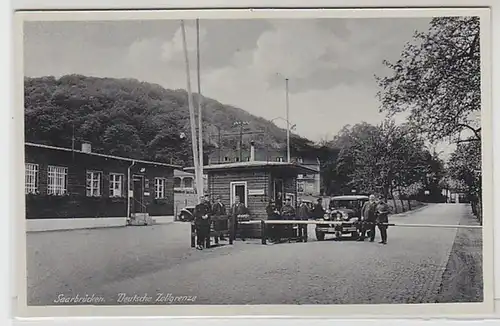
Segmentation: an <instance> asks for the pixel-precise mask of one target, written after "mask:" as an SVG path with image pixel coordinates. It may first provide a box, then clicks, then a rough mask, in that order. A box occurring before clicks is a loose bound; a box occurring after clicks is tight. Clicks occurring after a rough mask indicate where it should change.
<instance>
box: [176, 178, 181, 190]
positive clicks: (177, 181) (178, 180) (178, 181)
mask: <svg viewBox="0 0 500 326" xmlns="http://www.w3.org/2000/svg"><path fill="white" fill-rule="evenodd" d="M181 183H182V179H181V178H179V177H175V178H174V188H180V187H181Z"/></svg>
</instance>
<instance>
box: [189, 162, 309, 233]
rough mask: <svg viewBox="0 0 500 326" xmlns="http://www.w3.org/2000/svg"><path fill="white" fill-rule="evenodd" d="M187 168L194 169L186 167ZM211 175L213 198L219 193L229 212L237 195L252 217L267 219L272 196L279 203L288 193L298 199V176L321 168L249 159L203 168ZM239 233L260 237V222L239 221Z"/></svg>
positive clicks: (211, 194) (209, 189) (282, 201)
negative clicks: (267, 210)
mask: <svg viewBox="0 0 500 326" xmlns="http://www.w3.org/2000/svg"><path fill="white" fill-rule="evenodd" d="M186 170H193V168H187V169H186ZM203 172H204V173H205V174H207V176H208V193H209V194H210V196H211V197H212V198H214V197H217V196H220V198H221V201H222V202H223V203H224V204H225V205H226V207H227V210H228V212H229V211H230V208H231V207H232V206H233V204H234V201H235V198H236V196H238V197H239V198H240V201H241V202H242V203H244V204H245V206H246V207H247V209H248V211H249V220H250V221H252V220H254V221H257V220H266V219H267V213H266V207H267V205H268V204H269V201H270V200H271V199H274V200H275V202H276V204H277V205H278V206H279V205H280V204H281V203H284V199H285V198H286V196H288V197H291V198H292V205H293V206H294V207H296V204H297V203H296V202H297V176H298V175H299V174H307V173H318V171H316V170H314V169H312V168H309V167H306V166H302V165H299V164H296V163H287V162H265V161H252V160H251V161H247V162H236V163H221V164H214V165H208V166H204V167H203ZM238 229H239V231H240V232H241V233H240V235H241V236H244V237H245V238H260V237H261V233H260V232H261V225H260V223H240V224H239V227H238Z"/></svg>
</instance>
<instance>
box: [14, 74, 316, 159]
mask: <svg viewBox="0 0 500 326" xmlns="http://www.w3.org/2000/svg"><path fill="white" fill-rule="evenodd" d="M24 83H25V84H24V87H25V97H24V98H25V137H26V141H28V142H36V143H41V144H47V145H53V146H60V147H67V148H71V144H72V136H73V135H74V136H75V139H76V144H77V146H79V144H80V143H81V142H82V141H89V142H90V143H91V144H92V148H93V151H95V152H98V153H105V154H110V155H117V156H126V157H132V158H141V159H147V160H153V161H159V162H166V163H175V164H180V165H183V166H189V165H192V150H191V130H190V124H189V110H188V98H187V93H186V91H185V90H180V89H177V90H170V89H165V88H163V87H161V86H159V85H157V84H151V83H146V82H140V81H138V80H134V79H114V78H96V77H87V76H82V75H67V76H63V77H61V78H59V79H56V78H54V77H52V76H47V77H40V78H29V77H26V78H25V80H24ZM194 97H195V105H196V100H197V98H198V97H197V94H195V96H194ZM202 103H203V128H204V130H203V133H204V134H203V136H204V152H205V153H204V154H205V157H207V156H208V155H209V154H210V153H211V152H213V151H214V150H216V148H217V146H222V148H223V149H236V148H238V143H239V136H237V135H233V136H226V137H221V140H222V141H221V144H218V133H219V129H220V133H221V134H222V135H224V134H235V133H238V132H239V127H235V126H234V122H236V121H245V122H248V125H246V126H245V129H244V132H245V133H247V132H264V133H261V134H251V135H250V134H247V135H244V140H243V143H244V144H243V145H244V148H245V146H247V147H248V146H249V142H250V140H254V141H255V143H256V146H260V147H263V146H268V148H272V149H278V148H284V146H286V131H285V130H283V129H281V128H279V127H277V126H276V125H274V124H273V123H271V122H269V121H267V120H266V119H263V118H260V117H256V116H254V115H251V114H250V113H248V112H246V111H244V110H242V109H239V108H236V107H233V106H230V105H224V104H221V103H219V102H217V101H216V100H214V99H210V98H206V97H204V98H203V101H202ZM181 133H184V134H185V135H186V137H187V138H184V139H183V138H181V137H180V135H181ZM292 137H293V141H292V147H293V148H292V152H296V151H301V153H303V154H304V155H308V154H310V155H315V156H320V155H318V153H316V152H317V150H318V147H316V146H315V145H314V144H313V143H312V142H311V141H309V140H307V139H305V138H302V137H299V136H298V135H292Z"/></svg>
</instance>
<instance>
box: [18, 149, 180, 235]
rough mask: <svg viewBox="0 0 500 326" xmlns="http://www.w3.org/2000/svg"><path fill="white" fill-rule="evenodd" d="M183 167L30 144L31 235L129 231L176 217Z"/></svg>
mask: <svg viewBox="0 0 500 326" xmlns="http://www.w3.org/2000/svg"><path fill="white" fill-rule="evenodd" d="M175 168H179V166H176V165H171V164H165V163H159V162H148V161H143V160H137V159H132V158H125V157H117V156H111V155H104V154H98V153H93V152H92V150H91V146H90V144H88V143H84V144H82V148H81V150H72V149H70V148H61V147H53V146H47V145H40V144H33V143H26V144H25V194H26V219H27V222H28V230H46V229H66V228H69V229H71V228H88V227H96V226H118V225H126V224H127V218H129V219H131V220H136V219H137V218H139V217H141V218H145V217H147V216H153V217H154V219H155V220H157V221H159V219H161V218H162V217H170V216H172V215H173V214H174V196H173V195H174V177H173V174H174V172H173V171H174V169H175Z"/></svg>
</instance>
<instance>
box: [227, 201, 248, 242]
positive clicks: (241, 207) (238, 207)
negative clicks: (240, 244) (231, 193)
mask: <svg viewBox="0 0 500 326" xmlns="http://www.w3.org/2000/svg"><path fill="white" fill-rule="evenodd" d="M247 214H248V210H247V208H246V206H245V204H243V203H242V202H240V197H239V196H236V197H234V204H233V207H231V215H232V216H233V219H234V226H233V227H234V237H235V238H236V234H237V233H238V216H240V215H247ZM241 240H243V241H245V238H243V237H242V238H241Z"/></svg>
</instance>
